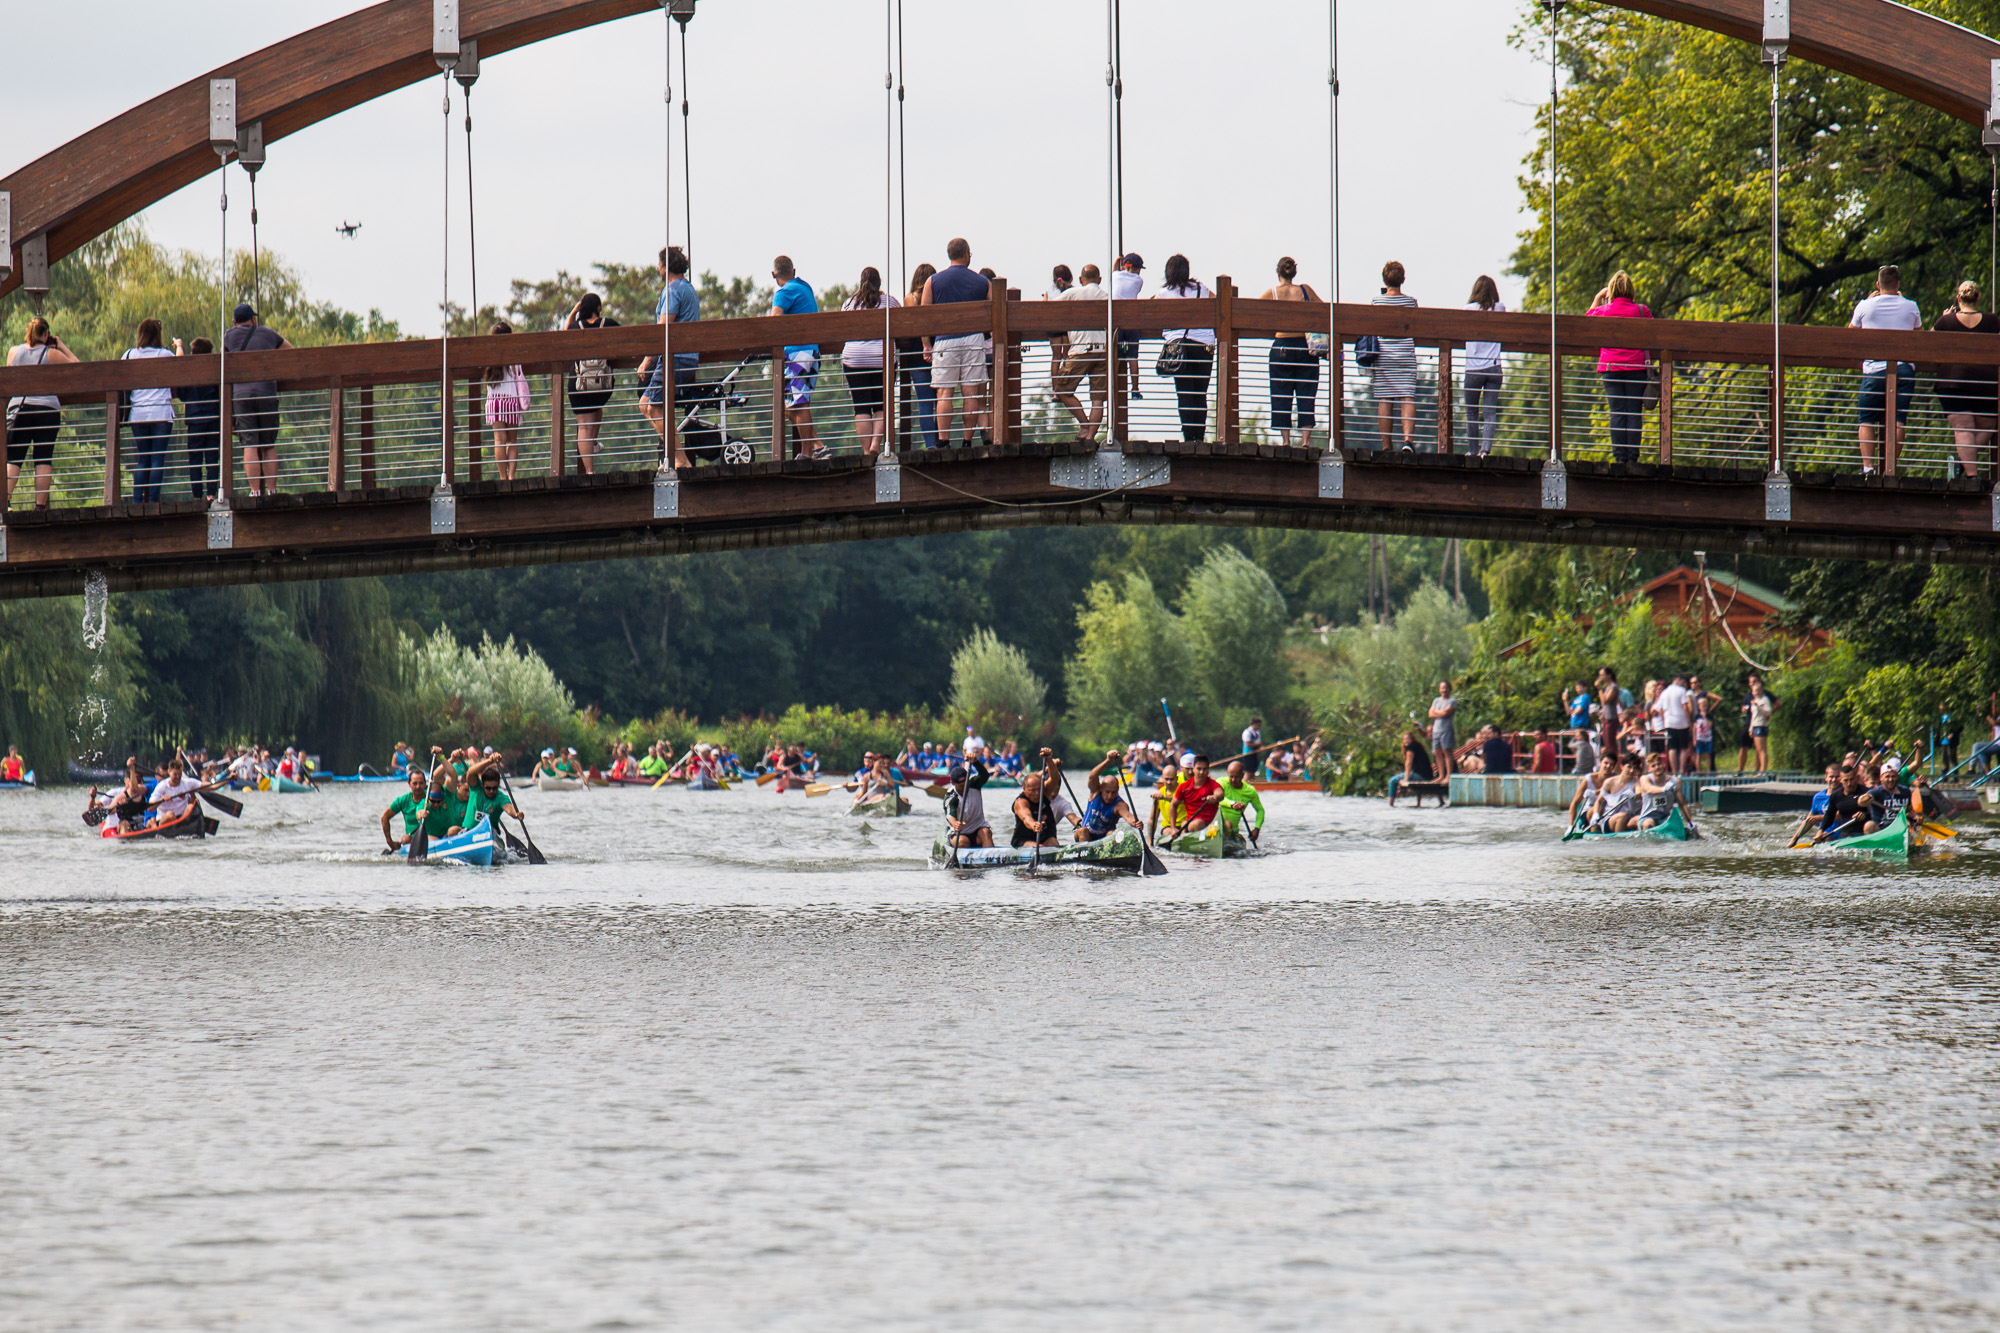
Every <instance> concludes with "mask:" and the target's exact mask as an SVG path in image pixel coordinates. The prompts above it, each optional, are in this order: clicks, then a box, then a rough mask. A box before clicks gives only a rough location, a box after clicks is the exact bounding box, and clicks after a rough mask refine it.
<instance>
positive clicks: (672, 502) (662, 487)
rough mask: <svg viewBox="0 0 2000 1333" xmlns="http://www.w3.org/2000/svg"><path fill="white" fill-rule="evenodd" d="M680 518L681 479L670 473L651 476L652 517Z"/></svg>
mask: <svg viewBox="0 0 2000 1333" xmlns="http://www.w3.org/2000/svg"><path fill="white" fill-rule="evenodd" d="M680 516H681V479H680V478H679V477H677V476H675V475H674V474H673V473H671V472H658V473H655V474H654V476H653V517H654V518H679V517H680Z"/></svg>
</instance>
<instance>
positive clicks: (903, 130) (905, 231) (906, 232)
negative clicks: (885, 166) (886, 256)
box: [896, 0, 910, 282]
mask: <svg viewBox="0 0 2000 1333" xmlns="http://www.w3.org/2000/svg"><path fill="white" fill-rule="evenodd" d="M904 69H905V66H904V64H903V3H902V0H896V154H897V158H896V181H897V188H898V191H899V193H900V195H901V223H900V225H899V227H898V229H897V233H896V234H897V235H898V236H899V237H901V238H902V246H901V248H900V249H899V250H898V252H897V269H898V271H899V275H900V276H901V278H902V280H903V281H905V282H907V281H909V274H910V131H909V123H908V121H907V120H906V118H905V116H904V114H903V110H904V98H903V73H904Z"/></svg>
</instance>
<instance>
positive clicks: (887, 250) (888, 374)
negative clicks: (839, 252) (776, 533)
mask: <svg viewBox="0 0 2000 1333" xmlns="http://www.w3.org/2000/svg"><path fill="white" fill-rule="evenodd" d="M882 66H883V68H882V269H883V273H882V282H881V294H880V295H879V296H877V297H876V300H878V301H880V302H881V304H882V393H883V395H884V396H883V399H882V402H881V403H880V406H881V407H882V409H883V414H882V448H883V450H884V452H886V453H890V454H894V453H895V452H896V449H895V441H896V429H895V427H896V417H895V414H893V413H891V412H889V411H888V407H889V404H890V402H891V401H892V398H893V395H894V394H895V391H896V384H897V381H896V376H897V374H898V371H897V367H896V340H895V339H894V338H891V337H890V336H889V310H890V305H889V284H890V283H891V282H894V281H895V278H894V277H893V276H892V274H891V271H890V268H889V261H890V260H891V259H893V258H895V254H896V98H895V88H896V0H882ZM1004 351H1005V349H1004V348H1003V349H1002V352H1003V354H1004Z"/></svg>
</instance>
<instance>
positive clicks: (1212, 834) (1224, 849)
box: [1160, 819, 1257, 858]
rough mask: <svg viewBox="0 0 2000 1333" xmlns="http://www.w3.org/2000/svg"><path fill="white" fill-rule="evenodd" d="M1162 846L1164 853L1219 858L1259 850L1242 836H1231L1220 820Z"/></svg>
mask: <svg viewBox="0 0 2000 1333" xmlns="http://www.w3.org/2000/svg"><path fill="white" fill-rule="evenodd" d="M1160 846H1161V849H1162V850H1164V851H1169V852H1179V853H1180V854H1181V855H1182V856H1206V857H1211V858H1219V857H1224V856H1255V855H1256V854H1257V848H1256V847H1255V846H1254V845H1252V844H1251V842H1250V841H1249V839H1247V838H1245V837H1244V836H1243V835H1242V834H1240V833H1239V834H1237V835H1235V836H1234V837H1232V836H1230V835H1229V834H1228V833H1227V832H1226V831H1225V826H1224V825H1223V822H1222V821H1221V820H1220V819H1218V820H1216V821H1215V822H1214V823H1213V824H1210V825H1209V826H1208V827H1207V828H1205V829H1203V830H1202V831H1201V832H1199V833H1188V834H1184V835H1182V836H1181V837H1178V838H1175V839H1174V840H1173V841H1172V842H1167V843H1161V844H1160Z"/></svg>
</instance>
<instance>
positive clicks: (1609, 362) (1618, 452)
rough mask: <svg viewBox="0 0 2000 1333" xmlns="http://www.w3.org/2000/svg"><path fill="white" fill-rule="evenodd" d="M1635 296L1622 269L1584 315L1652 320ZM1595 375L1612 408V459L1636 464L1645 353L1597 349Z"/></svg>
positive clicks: (1616, 348) (1612, 277) (1620, 348)
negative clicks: (1601, 378) (1598, 302)
mask: <svg viewBox="0 0 2000 1333" xmlns="http://www.w3.org/2000/svg"><path fill="white" fill-rule="evenodd" d="M1634 296H1635V293H1634V289H1633V287H1632V275H1631V274H1629V273H1627V272H1625V271H1624V270H1622V269H1621V270H1619V271H1618V272H1616V273H1614V274H1612V275H1611V281H1610V282H1609V283H1608V284H1606V286H1605V289H1604V296H1603V297H1602V298H1600V301H1601V304H1599V305H1597V306H1595V307H1593V308H1592V309H1590V310H1589V311H1586V312H1585V313H1587V314H1592V315H1609V316H1611V317H1612V318H1614V319H1651V318H1652V317H1653V312H1652V311H1650V310H1648V309H1646V307H1644V306H1642V305H1640V304H1639V302H1638V301H1637V300H1635V299H1634ZM1597 373H1598V374H1599V375H1601V376H1602V377H1603V378H1604V396H1605V398H1606V400H1607V401H1608V402H1609V404H1610V408H1611V457H1612V458H1613V459H1615V460H1616V461H1618V462H1620V463H1636V462H1638V461H1639V438H1640V436H1641V435H1642V434H1643V433H1644V431H1645V425H1644V419H1643V418H1642V416H1641V412H1642V411H1643V410H1644V408H1643V405H1644V403H1645V399H1646V354H1645V353H1644V352H1643V351H1640V350H1639V349H1637V348H1632V347H1602V348H1599V349H1598V353H1597Z"/></svg>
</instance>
